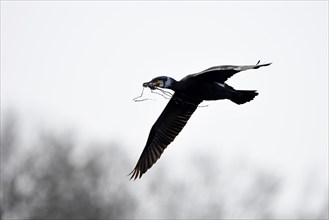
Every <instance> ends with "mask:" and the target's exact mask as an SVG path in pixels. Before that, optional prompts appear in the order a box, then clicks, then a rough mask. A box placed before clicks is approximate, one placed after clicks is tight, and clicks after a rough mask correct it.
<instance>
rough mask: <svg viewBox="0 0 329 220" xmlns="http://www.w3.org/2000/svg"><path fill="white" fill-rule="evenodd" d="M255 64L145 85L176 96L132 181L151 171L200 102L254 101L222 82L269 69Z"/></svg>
mask: <svg viewBox="0 0 329 220" xmlns="http://www.w3.org/2000/svg"><path fill="white" fill-rule="evenodd" d="M258 63H259V62H258ZM258 63H257V64H256V65H249V66H228V65H227V66H215V67H211V68H208V69H206V70H204V71H202V72H199V73H195V74H191V75H188V76H186V77H185V78H183V79H181V80H180V81H176V80H174V79H173V78H171V77H167V76H160V77H156V78H154V79H152V80H151V81H150V82H147V83H144V84H143V86H144V87H149V88H150V89H152V90H153V89H156V88H158V87H159V88H166V89H171V90H173V91H174V92H175V93H174V95H173V96H172V98H171V99H170V101H169V102H168V104H167V106H166V107H165V109H164V110H163V112H162V113H161V115H160V116H159V118H158V119H157V121H156V122H155V124H154V125H153V126H152V128H151V131H150V134H149V137H148V140H147V143H146V146H145V148H144V150H143V152H142V155H141V156H140V158H139V160H138V162H137V165H136V167H135V169H134V170H133V171H132V173H131V174H132V176H131V178H134V179H136V178H137V177H139V178H140V177H141V176H142V175H143V174H144V173H145V172H146V171H147V170H148V169H149V168H151V167H152V165H153V164H154V163H155V162H156V161H157V160H158V159H159V158H160V156H161V154H162V152H163V151H164V149H165V148H166V147H167V146H168V145H169V144H170V143H171V142H172V141H173V140H174V139H175V137H176V136H177V135H178V134H179V132H180V131H181V130H182V129H183V127H184V126H185V124H186V123H187V121H188V120H189V118H190V117H191V115H192V114H193V112H194V111H195V110H196V108H197V107H198V105H199V104H200V103H201V102H202V101H204V100H220V99H229V100H231V101H232V102H234V103H236V104H244V103H246V102H249V101H251V100H252V99H254V97H255V96H256V95H258V93H257V92H256V91H255V90H235V89H234V88H233V87H231V86H229V85H227V84H226V83H225V81H226V80H227V79H228V78H229V77H231V76H233V75H234V74H235V73H237V72H240V71H243V70H248V69H258V68H259V67H262V66H268V65H270V63H268V64H261V65H258Z"/></svg>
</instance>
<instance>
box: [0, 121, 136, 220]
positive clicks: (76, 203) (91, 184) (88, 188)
mask: <svg viewBox="0 0 329 220" xmlns="http://www.w3.org/2000/svg"><path fill="white" fill-rule="evenodd" d="M6 123H9V124H6ZM14 127H15V126H14V124H13V120H12V119H10V120H9V121H5V122H4V126H3V127H2V129H1V137H2V138H1V148H2V149H8V148H11V147H12V146H13V143H14V140H15V137H16V133H15V129H13V128H14ZM75 147H77V146H74V142H73V141H72V140H70V139H69V138H68V137H67V136H55V135H52V134H42V135H41V136H40V139H39V140H38V141H37V142H36V143H34V144H33V147H32V148H29V149H32V150H31V151H26V150H25V156H24V157H21V158H18V157H16V156H17V154H18V152H17V151H18V150H23V151H24V149H23V148H22V147H17V148H16V150H14V151H8V150H6V151H5V152H6V157H9V159H10V160H12V161H14V160H15V158H17V159H19V161H15V163H5V162H6V161H8V160H9V159H8V158H7V159H4V160H3V161H2V165H3V171H4V172H3V173H2V175H1V185H2V187H1V188H2V190H3V191H2V204H1V218H3V219H113V218H116V219H117V218H125V217H127V216H126V214H127V213H126V212H124V211H123V210H124V209H127V208H129V210H131V211H132V212H134V209H135V198H134V196H133V195H132V194H131V193H130V192H129V191H128V189H127V188H122V189H121V192H120V193H121V194H123V195H124V196H122V197H120V199H118V198H117V197H118V196H117V194H118V192H117V191H116V189H114V188H113V185H112V184H111V183H109V181H111V179H116V178H117V177H116V174H115V173H114V172H113V170H112V172H111V171H110V172H108V169H106V167H104V163H102V162H103V161H104V160H108V161H109V162H110V164H116V166H126V164H125V163H126V160H120V161H118V160H116V158H118V157H121V158H124V154H123V153H122V152H121V151H119V150H118V149H116V147H115V146H113V147H109V149H110V150H109V151H108V152H109V153H108V154H104V153H103V154H102V156H103V159H102V158H101V154H100V153H98V154H90V155H89V156H88V157H86V161H85V162H84V163H83V164H82V166H77V165H76V164H75V163H74V162H73V160H72V155H73V150H74V149H75ZM91 147H93V146H91ZM106 147H107V146H106ZM8 152H10V153H8ZM118 154H119V155H118ZM118 163H119V164H118ZM7 171H10V172H7ZM104 176H106V178H104ZM102 181H106V184H108V188H107V189H106V193H105V194H106V196H108V197H109V198H110V199H108V200H107V201H105V200H104V199H103V197H104V188H101V187H103V186H104V185H105V184H104V183H102Z"/></svg>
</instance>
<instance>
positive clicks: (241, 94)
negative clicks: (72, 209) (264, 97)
mask: <svg viewBox="0 0 329 220" xmlns="http://www.w3.org/2000/svg"><path fill="white" fill-rule="evenodd" d="M257 95H258V93H257V91H255V90H235V91H234V92H232V96H231V97H230V100H231V101H232V102H234V103H236V104H238V105H241V104H244V103H246V102H250V101H251V100H253V99H254V98H255V96H257Z"/></svg>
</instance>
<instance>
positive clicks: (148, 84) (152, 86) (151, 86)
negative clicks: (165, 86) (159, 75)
mask: <svg viewBox="0 0 329 220" xmlns="http://www.w3.org/2000/svg"><path fill="white" fill-rule="evenodd" d="M155 86H156V83H155V82H152V81H150V82H145V83H143V87H149V88H150V89H152V90H153V89H155Z"/></svg>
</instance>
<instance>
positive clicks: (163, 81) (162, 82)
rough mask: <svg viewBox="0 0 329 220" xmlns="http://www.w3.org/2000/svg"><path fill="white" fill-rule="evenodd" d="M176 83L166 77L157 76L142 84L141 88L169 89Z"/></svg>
mask: <svg viewBox="0 0 329 220" xmlns="http://www.w3.org/2000/svg"><path fill="white" fill-rule="evenodd" d="M175 82H176V80H174V79H173V78H170V77H168V76H159V77H156V78H154V79H152V80H151V81H150V82H145V83H143V87H149V88H150V89H152V90H153V89H156V87H160V88H165V89H170V88H171V87H172V85H173V84H174V83H175Z"/></svg>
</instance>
